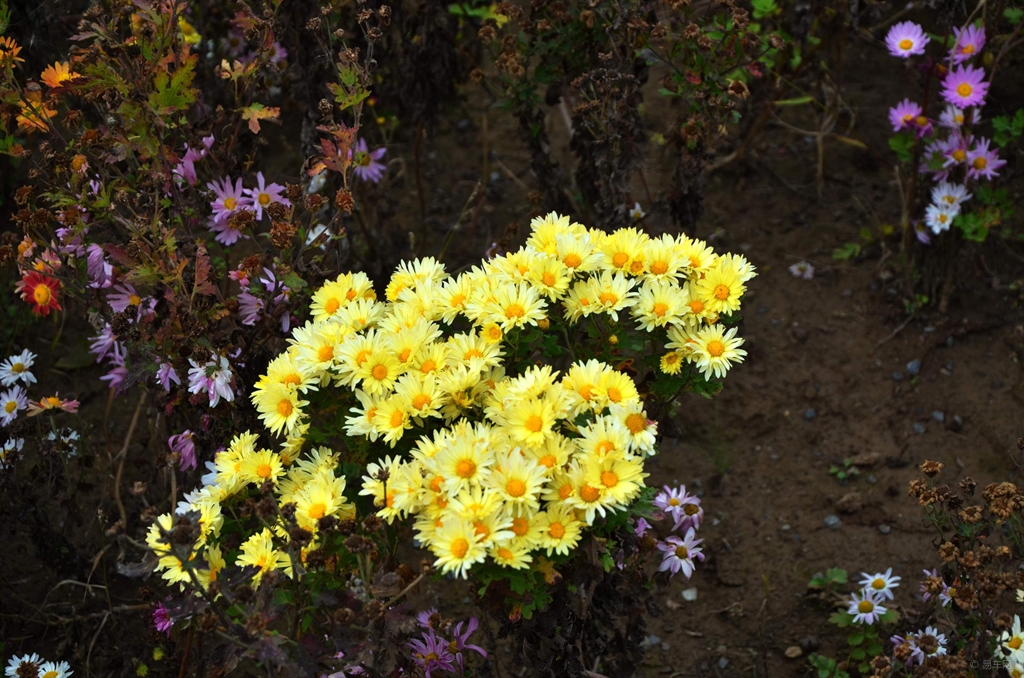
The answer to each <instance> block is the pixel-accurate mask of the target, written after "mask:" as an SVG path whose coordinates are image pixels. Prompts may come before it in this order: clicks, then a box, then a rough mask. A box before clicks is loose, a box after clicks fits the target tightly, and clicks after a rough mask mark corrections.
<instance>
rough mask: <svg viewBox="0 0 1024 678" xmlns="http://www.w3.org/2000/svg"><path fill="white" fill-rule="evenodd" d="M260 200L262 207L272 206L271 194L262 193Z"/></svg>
mask: <svg viewBox="0 0 1024 678" xmlns="http://www.w3.org/2000/svg"><path fill="white" fill-rule="evenodd" d="M259 200H260V205H261V206H262V207H266V206H267V205H269V204H270V194H269V193H260V198H259Z"/></svg>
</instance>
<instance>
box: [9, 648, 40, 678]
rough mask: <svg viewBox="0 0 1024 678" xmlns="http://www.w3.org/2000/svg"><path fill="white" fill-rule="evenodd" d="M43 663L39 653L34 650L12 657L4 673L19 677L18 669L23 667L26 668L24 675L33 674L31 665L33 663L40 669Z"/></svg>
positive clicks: (10, 676)
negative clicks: (30, 668)
mask: <svg viewBox="0 0 1024 678" xmlns="http://www.w3.org/2000/svg"><path fill="white" fill-rule="evenodd" d="M41 663H42V659H40V658H39V655H37V654H35V653H34V652H33V653H32V654H25V655H22V656H20V657H17V656H15V657H11V660H10V661H9V662H7V669H6V670H5V671H4V675H5V676H7V678H17V677H18V669H21V668H24V669H25V673H24V675H31V671H28V669H29V665H30V664H31V665H32V668H34V669H36V670H38V669H39V665H40V664H41Z"/></svg>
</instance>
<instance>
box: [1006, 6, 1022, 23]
mask: <svg viewBox="0 0 1024 678" xmlns="http://www.w3.org/2000/svg"><path fill="white" fill-rule="evenodd" d="M1003 16H1005V17H1006V20H1007V21H1009V22H1010V23H1011V24H1013V25H1014V26H1016V25H1017V24H1019V23H1020V20H1021V19H1022V18H1024V9H1021V8H1020V7H1007V8H1006V9H1005V10H1003Z"/></svg>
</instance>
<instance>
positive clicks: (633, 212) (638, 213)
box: [629, 203, 647, 221]
mask: <svg viewBox="0 0 1024 678" xmlns="http://www.w3.org/2000/svg"><path fill="white" fill-rule="evenodd" d="M645 216H647V215H646V214H645V213H644V210H643V208H642V207H640V203H635V204H634V205H633V206H632V207H631V208H630V209H629V218H630V219H631V220H633V221H640V220H641V219H643V218H644V217H645Z"/></svg>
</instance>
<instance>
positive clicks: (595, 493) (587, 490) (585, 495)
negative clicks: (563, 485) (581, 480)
mask: <svg viewBox="0 0 1024 678" xmlns="http://www.w3.org/2000/svg"><path fill="white" fill-rule="evenodd" d="M600 498H601V490H599V489H597V488H596V487H591V486H590V485H584V486H583V487H581V488H580V499H582V500H583V501H585V502H594V501H597V500H598V499H600Z"/></svg>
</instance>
